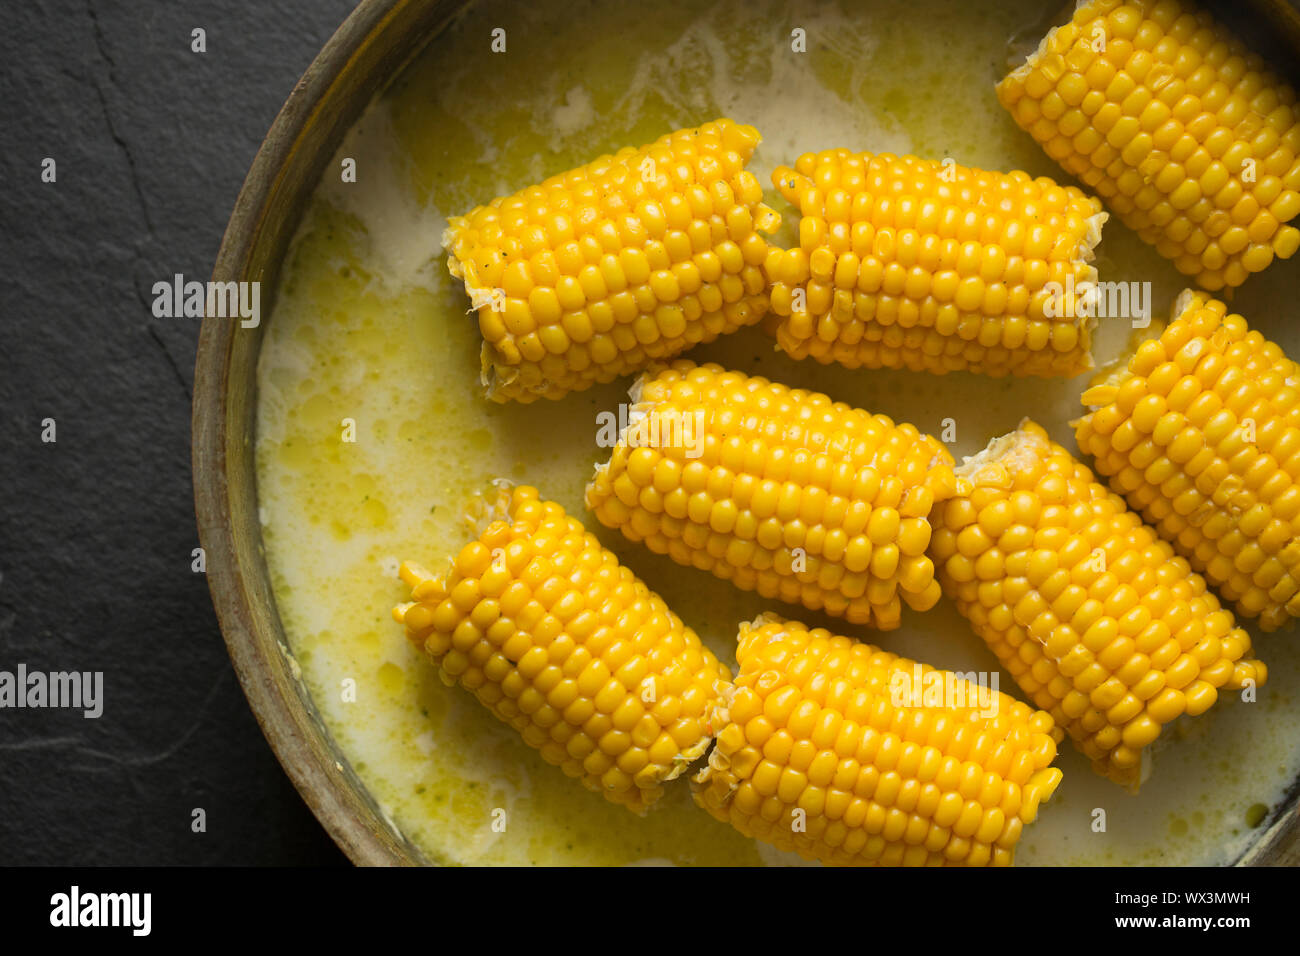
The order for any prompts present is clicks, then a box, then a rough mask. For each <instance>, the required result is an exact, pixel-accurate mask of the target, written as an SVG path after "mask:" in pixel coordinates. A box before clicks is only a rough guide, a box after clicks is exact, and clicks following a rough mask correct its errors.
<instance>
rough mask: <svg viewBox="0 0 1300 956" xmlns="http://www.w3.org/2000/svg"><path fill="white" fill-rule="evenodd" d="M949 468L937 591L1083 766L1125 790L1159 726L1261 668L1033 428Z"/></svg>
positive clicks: (1213, 611)
mask: <svg viewBox="0 0 1300 956" xmlns="http://www.w3.org/2000/svg"><path fill="white" fill-rule="evenodd" d="M957 474H958V484H959V487H960V490H959V492H958V494H957V495H956V496H954V497H953V498H951V499H949V500H948V501H946V502H944V503H943V504H941V505H939V506H937V507H936V508H935V515H934V522H935V532H934V542H933V545H932V547H931V553H932V554H933V555H934V560H935V565H936V567H937V568H938V573H939V579H940V581H942V582H943V587H944V590H945V592H946V593H948V594H950V595H951V596H952V597H954V598H955V599H956V601H957V605H958V608H959V609H960V610H961V612H962V614H964V615H965V616H966V617H967V618H968V619H969V620H970V622H971V624H972V625H973V627H974V629H975V631H976V633H978V634H979V636H980V637H982V638H983V639H984V641H985V642H986V643H987V644H988V645H989V647H990V648H991V649H992V650H993V651H994V653H996V654H997V656H998V659H999V660H1000V661H1001V662H1002V666H1003V667H1005V668H1006V669H1007V671H1008V672H1010V674H1011V675H1012V677H1014V678H1015V680H1016V682H1017V683H1018V684H1019V685H1020V688H1021V690H1023V691H1024V692H1025V693H1026V694H1027V695H1028V696H1029V698H1030V699H1031V700H1032V701H1034V703H1035V704H1037V705H1038V706H1039V707H1041V708H1043V709H1044V710H1047V711H1049V712H1050V713H1051V715H1052V716H1053V717H1054V718H1055V719H1056V722H1057V723H1058V724H1060V725H1061V726H1063V727H1064V728H1065V730H1066V733H1068V734H1069V735H1070V736H1071V737H1072V738H1073V739H1074V741H1075V743H1076V744H1077V745H1078V747H1079V749H1080V750H1082V751H1083V753H1084V754H1085V755H1086V756H1087V757H1088V758H1089V759H1090V760H1091V761H1092V766H1093V769H1095V770H1096V771H1097V772H1098V773H1101V774H1104V775H1105V776H1107V777H1109V778H1110V779H1112V780H1114V781H1115V782H1117V783H1120V784H1122V785H1124V786H1127V787H1129V788H1131V789H1136V788H1137V786H1138V784H1139V783H1140V782H1141V781H1142V779H1144V776H1145V772H1146V771H1148V770H1149V765H1148V766H1146V767H1145V768H1144V763H1145V762H1146V761H1145V760H1144V758H1145V757H1146V756H1147V755H1148V754H1149V751H1148V750H1147V748H1148V747H1149V746H1150V745H1151V744H1153V743H1154V742H1155V741H1156V738H1157V737H1158V736H1159V735H1160V733H1161V730H1162V729H1163V727H1164V725H1165V724H1168V723H1169V722H1170V721H1172V720H1174V719H1175V718H1176V717H1178V716H1180V715H1182V714H1190V715H1197V714H1201V713H1204V712H1205V711H1206V710H1208V709H1209V708H1210V707H1211V706H1212V705H1213V704H1214V702H1215V700H1216V699H1217V698H1218V692H1219V688H1227V689H1229V690H1236V689H1239V688H1242V687H1243V686H1245V684H1246V682H1247V681H1248V680H1249V681H1254V682H1255V684H1257V685H1258V684H1262V683H1263V682H1264V681H1265V679H1266V678H1267V670H1266V669H1265V667H1264V665H1263V664H1262V663H1261V662H1259V661H1257V660H1253V659H1251V658H1250V656H1249V655H1250V650H1251V647H1250V637H1249V636H1248V635H1247V634H1246V632H1245V631H1243V630H1241V628H1239V627H1237V626H1236V625H1235V623H1234V621H1233V617H1232V612H1231V611H1229V610H1227V609H1226V608H1221V607H1220V606H1219V602H1218V600H1217V599H1216V598H1215V597H1214V595H1213V594H1212V593H1210V592H1209V591H1208V590H1206V584H1205V580H1204V578H1202V577H1201V576H1200V575H1199V574H1196V573H1195V572H1194V571H1192V570H1191V568H1190V567H1188V565H1187V562H1186V561H1184V560H1183V559H1182V558H1180V557H1177V556H1175V554H1174V552H1173V549H1172V548H1171V547H1170V546H1169V545H1168V544H1166V543H1165V542H1164V541H1162V540H1160V538H1158V537H1157V536H1156V534H1155V532H1154V531H1152V530H1151V529H1150V528H1149V527H1147V526H1146V525H1144V524H1143V523H1142V521H1141V519H1140V518H1139V516H1138V515H1137V513H1135V512H1131V511H1129V510H1128V509H1127V508H1126V507H1125V506H1124V500H1123V499H1122V498H1120V497H1119V496H1117V495H1114V494H1112V493H1111V492H1110V491H1108V490H1107V489H1106V487H1105V486H1104V485H1102V484H1100V483H1099V482H1097V481H1095V480H1093V477H1092V474H1091V473H1090V472H1089V471H1088V469H1087V468H1085V467H1084V466H1083V465H1082V464H1080V463H1079V462H1078V461H1076V460H1075V459H1074V458H1073V457H1072V456H1071V455H1070V453H1069V452H1067V451H1066V450H1065V449H1064V448H1062V447H1061V446H1060V445H1058V444H1056V443H1055V442H1053V441H1051V440H1050V439H1049V438H1048V437H1047V433H1046V432H1045V431H1044V430H1043V429H1042V428H1041V427H1040V426H1038V425H1036V424H1034V423H1033V422H1030V421H1029V420H1028V419H1026V420H1025V421H1024V422H1022V423H1021V425H1020V428H1019V429H1018V430H1016V431H1015V432H1012V433H1010V434H1008V435H1004V436H1002V437H1001V438H996V439H994V440H993V441H992V442H991V443H990V444H989V447H988V448H987V449H985V450H984V451H983V452H981V453H980V454H979V455H976V456H974V457H973V458H970V459H967V460H966V462H965V464H963V465H962V466H960V467H959V468H958V469H957Z"/></svg>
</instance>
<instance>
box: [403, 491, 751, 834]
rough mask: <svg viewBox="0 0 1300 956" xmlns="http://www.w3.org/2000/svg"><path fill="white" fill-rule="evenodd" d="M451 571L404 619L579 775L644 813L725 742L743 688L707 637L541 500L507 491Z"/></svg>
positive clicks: (410, 572) (412, 568) (448, 674)
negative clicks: (717, 738) (728, 695)
mask: <svg viewBox="0 0 1300 956" xmlns="http://www.w3.org/2000/svg"><path fill="white" fill-rule="evenodd" d="M486 518H487V520H488V522H489V523H488V524H487V526H486V527H485V528H484V529H483V531H482V533H481V534H480V535H479V537H478V540H476V541H473V542H471V543H470V544H468V545H466V546H465V547H464V548H463V549H462V550H461V552H460V554H459V555H458V556H457V557H456V559H455V561H454V562H452V564H451V567H450V568H449V569H448V571H447V572H446V573H445V574H441V575H433V574H430V573H429V572H427V571H425V570H424V569H422V568H420V567H419V566H418V565H413V564H409V563H408V564H404V565H402V571H401V574H402V578H403V580H404V581H406V582H407V583H408V584H409V585H411V603H407V604H402V605H399V606H398V607H397V608H394V611H393V616H394V617H395V618H396V619H397V620H398V621H399V622H400V623H402V624H404V625H405V626H406V635H407V637H408V638H409V639H410V640H411V641H412V642H413V643H414V644H416V645H417V646H418V647H420V648H421V649H423V650H424V651H425V652H426V653H427V654H428V655H429V656H430V657H431V658H432V659H433V661H434V662H435V663H436V664H437V665H438V674H439V676H440V677H441V678H442V680H443V682H444V683H446V684H448V685H452V684H459V685H460V686H462V687H464V688H466V689H467V690H470V691H472V692H473V693H474V696H476V697H477V698H478V699H479V701H481V702H482V703H483V704H484V705H485V706H486V707H487V708H488V709H489V710H491V711H492V713H493V714H495V715H496V716H497V717H498V718H500V719H501V720H503V721H505V722H506V723H508V724H510V725H511V726H512V727H514V728H515V729H516V730H518V731H519V732H520V733H521V734H522V735H523V738H524V741H525V742H526V743H528V744H529V745H530V746H532V747H535V748H536V749H538V750H539V751H541V755H542V757H543V758H544V759H545V760H546V761H547V762H548V763H552V764H556V765H558V766H559V767H560V768H561V769H562V770H563V771H564V772H565V773H566V774H568V775H569V776H571V777H579V778H581V780H582V782H583V783H584V784H586V786H587V787H588V788H590V789H592V790H596V791H599V792H600V793H603V794H604V795H605V797H606V798H608V799H609V800H611V801H613V802H615V803H620V804H624V805H625V806H627V807H628V808H629V809H632V810H634V811H636V812H644V811H645V809H646V808H647V807H648V806H649V805H650V804H652V803H654V802H655V801H656V800H657V799H658V798H659V797H660V796H661V795H662V793H663V787H662V784H663V782H664V781H666V780H672V779H673V778H675V777H677V776H679V775H680V774H681V773H682V772H683V771H684V770H685V769H686V768H687V766H688V765H689V764H690V763H691V762H692V761H693V760H695V759H697V758H698V757H699V756H700V755H702V754H703V753H704V751H705V750H706V749H707V748H708V746H709V743H710V742H711V741H712V739H713V730H712V721H713V719H714V709H715V707H716V706H717V705H718V703H719V701H720V699H721V698H720V693H721V691H722V690H723V688H724V687H725V686H726V681H728V680H729V679H730V677H731V674H730V672H729V671H728V670H727V668H726V667H725V666H724V665H722V664H720V663H719V662H718V659H717V658H716V657H715V656H714V655H713V652H712V651H710V650H709V649H708V648H707V647H705V646H704V645H703V644H702V643H701V642H700V639H699V638H698V637H697V636H696V634H695V632H694V631H692V630H691V629H690V628H689V627H686V626H685V625H683V624H682V622H681V620H680V619H679V618H678V617H677V615H675V614H673V613H672V612H671V611H670V610H668V608H667V607H666V606H665V605H664V602H663V600H662V599H661V598H660V597H659V596H658V595H656V594H655V593H654V592H653V591H651V590H650V589H649V588H647V587H646V586H645V585H644V584H643V583H642V582H641V581H640V580H638V579H637V578H636V576H635V575H633V574H632V572H631V571H629V570H628V569H627V568H625V567H622V566H621V565H620V564H619V563H618V559H617V558H616V557H615V556H614V554H613V553H612V552H611V551H609V550H607V549H605V548H603V547H602V546H601V544H600V542H599V541H597V539H596V537H595V536H594V535H592V534H590V533H588V532H587V531H586V530H585V529H584V528H583V526H582V524H581V523H580V522H578V521H577V520H576V519H574V518H571V517H569V516H568V515H566V514H565V512H564V509H563V508H562V507H561V506H560V505H558V504H555V503H554V502H548V501H542V500H540V499H539V497H538V493H537V490H536V489H535V488H530V487H519V488H515V489H514V490H513V492H511V491H505V490H503V491H500V492H499V498H498V500H497V501H496V502H494V503H493V504H492V505H491V507H490V511H489V513H488V514H487V516H486Z"/></svg>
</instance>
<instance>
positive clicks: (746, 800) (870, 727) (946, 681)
mask: <svg viewBox="0 0 1300 956" xmlns="http://www.w3.org/2000/svg"><path fill="white" fill-rule="evenodd" d="M736 660H737V662H738V664H739V666H740V673H739V675H738V676H737V678H736V681H735V684H734V687H728V689H727V691H726V697H727V700H726V702H725V704H724V706H723V708H722V709H720V710H719V712H718V720H719V726H720V731H719V734H718V743H717V746H716V747H715V748H714V749H713V752H712V753H711V754H710V755H709V761H708V765H707V766H706V767H705V768H704V769H702V770H701V771H700V772H699V773H698V774H696V775H695V776H694V777H692V779H691V782H692V788H693V790H694V793H695V801H696V803H698V804H699V805H700V806H701V807H703V808H704V809H705V810H707V811H708V812H709V813H710V814H712V815H713V816H714V817H716V818H718V819H719V820H722V821H724V822H727V823H731V824H732V825H733V826H734V827H736V829H738V830H739V831H740V832H741V833H743V834H745V835H746V836H749V837H754V838H757V839H760V840H764V841H766V842H768V843H771V844H773V845H775V846H777V847H779V848H781V849H783V850H788V851H794V852H796V853H799V854H800V855H801V856H803V857H805V858H806V859H818V860H821V861H823V862H825V863H830V864H837V865H849V866H853V865H857V866H870V865H905V866H935V865H938V866H943V865H949V866H954V865H955V866H963V865H964V866H987V865H999V864H1001V865H1006V864H1010V863H1011V862H1012V858H1013V855H1014V852H1015V847H1016V842H1017V841H1018V840H1019V838H1020V834H1021V831H1022V830H1023V828H1024V826H1025V825H1027V824H1029V823H1032V822H1033V821H1034V818H1035V816H1036V815H1037V812H1038V806H1039V804H1040V803H1042V802H1043V801H1044V800H1047V799H1048V798H1049V797H1051V795H1052V793H1053V792H1054V791H1055V789H1056V787H1057V785H1058V784H1059V783H1060V780H1061V771H1060V770H1057V769H1056V768H1055V767H1053V766H1051V764H1052V761H1053V760H1055V758H1056V744H1057V741H1059V740H1060V739H1061V737H1062V734H1061V731H1060V729H1059V728H1057V727H1056V725H1055V724H1054V722H1053V720H1052V718H1051V715H1049V714H1047V713H1045V712H1043V711H1041V710H1034V709H1033V708H1031V707H1028V706H1026V705H1025V704H1022V703H1020V702H1019V701H1016V700H1014V699H1013V698H1011V697H1008V696H1007V695H1005V694H1002V693H999V692H998V691H997V690H992V691H990V690H989V689H988V688H987V687H979V686H978V685H976V684H973V683H971V682H969V680H967V679H963V678H961V677H959V676H958V675H955V674H951V673H949V672H946V671H940V670H935V669H934V668H932V667H929V666H928V665H925V664H920V663H917V662H915V661H910V660H907V659H905V658H901V657H898V656H897V655H895V654H890V653H887V652H886V651H882V650H880V649H879V648H877V647H872V646H871V645H869V644H862V643H859V642H857V641H854V640H851V639H849V638H847V637H837V636H835V635H832V634H831V633H830V632H828V631H826V630H824V629H820V628H818V629H816V630H809V629H808V628H807V627H806V626H805V625H803V624H800V623H799V622H798V621H786V620H782V619H781V618H779V617H777V616H776V615H773V614H765V615H762V616H760V617H759V618H758V620H756V621H754V622H753V623H752V624H749V625H741V628H740V641H739V646H738V647H737V649H736ZM759 714H763V715H765V716H766V718H767V720H768V726H770V727H771V728H772V730H773V734H772V736H771V738H769V745H768V746H764V744H763V743H762V742H761V741H756V740H755V739H754V738H753V737H752V736H751V735H750V733H749V731H748V727H749V725H750V724H751V723H752V722H753V720H754V719H755V715H759ZM778 736H779V737H780V738H781V739H782V740H783V741H785V742H786V743H785V746H784V747H782V748H772V747H771V746H770V740H771V739H776V738H777V737H778ZM796 755H800V756H799V757H796Z"/></svg>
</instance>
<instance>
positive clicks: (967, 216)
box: [766, 149, 1106, 376]
mask: <svg viewBox="0 0 1300 956" xmlns="http://www.w3.org/2000/svg"><path fill="white" fill-rule="evenodd" d="M772 181H773V183H775V184H776V186H777V187H778V188H779V189H780V191H781V194H782V195H784V196H785V198H786V199H787V200H789V201H790V202H791V203H793V204H794V205H796V206H797V207H798V209H799V213H800V215H801V217H802V218H801V219H800V222H799V247H798V248H796V249H789V250H779V249H772V250H770V251H769V252H768V258H767V264H766V269H767V273H768V278H769V280H770V281H771V283H772V293H771V296H772V312H773V317H772V320H770V321H771V323H772V324H774V325H775V326H776V338H777V343H778V344H779V345H780V346H781V348H782V349H784V350H785V351H786V352H788V353H789V354H790V355H792V356H793V357H795V358H805V357H808V356H811V357H812V358H814V359H816V360H817V361H819V362H823V363H830V362H839V363H840V364H842V365H847V366H848V367H850V368H857V367H859V366H863V367H866V368H909V369H913V370H917V371H928V372H935V373H939V374H943V373H945V372H950V371H955V370H960V369H964V370H967V371H971V372H982V373H984V374H986V375H997V376H1001V375H1007V374H1014V375H1037V376H1070V375H1075V374H1077V373H1078V372H1080V371H1083V370H1084V369H1087V368H1091V367H1092V358H1091V356H1090V354H1089V351H1088V350H1089V334H1090V326H1091V325H1092V324H1093V322H1094V321H1095V320H1094V319H1093V318H1092V317H1091V316H1087V315H1085V314H1084V313H1086V312H1087V309H1086V308H1077V307H1076V305H1077V298H1076V296H1077V294H1079V293H1082V292H1083V291H1084V288H1086V286H1087V284H1090V283H1093V282H1095V281H1096V278H1097V270H1096V269H1094V268H1093V266H1092V265H1091V264H1090V263H1091V260H1092V258H1093V254H1092V248H1093V246H1094V245H1095V244H1096V243H1097V241H1098V240H1099V239H1100V237H1101V226H1102V223H1103V222H1105V219H1106V214H1105V213H1104V212H1102V211H1101V203H1100V201H1098V200H1097V199H1094V198H1092V197H1089V196H1086V195H1084V194H1083V193H1082V192H1080V191H1079V190H1078V189H1077V188H1075V187H1074V186H1058V185H1057V184H1056V183H1054V182H1052V181H1051V180H1050V179H1046V178H1038V179H1031V178H1030V177H1029V176H1028V175H1027V174H1026V173H1023V172H1013V173H998V172H986V171H984V170H980V169H972V168H968V167H966V166H958V165H956V164H955V163H952V162H951V161H944V162H935V161H932V160H927V159H918V158H917V157H915V156H903V157H897V156H893V155H891V154H888V153H882V154H879V155H872V154H871V153H851V152H849V151H848V150H846V149H835V150H828V151H826V152H821V153H806V154H804V155H803V156H800V157H799V159H798V161H797V162H796V163H795V166H794V168H793V169H790V168H789V167H785V166H782V167H780V168H778V169H777V170H776V171H775V172H774V173H773V174H772ZM800 298H802V300H803V301H802V302H800V301H799V299H800Z"/></svg>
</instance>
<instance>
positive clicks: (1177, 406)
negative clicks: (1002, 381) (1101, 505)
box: [1074, 290, 1300, 631]
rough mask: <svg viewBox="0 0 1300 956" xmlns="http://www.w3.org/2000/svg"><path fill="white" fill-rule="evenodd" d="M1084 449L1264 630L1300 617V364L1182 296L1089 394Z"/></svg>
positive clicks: (1216, 307) (1080, 434)
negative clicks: (1153, 334) (1161, 324)
mask: <svg viewBox="0 0 1300 956" xmlns="http://www.w3.org/2000/svg"><path fill="white" fill-rule="evenodd" d="M1083 402H1084V404H1085V405H1088V406H1091V411H1090V412H1089V413H1088V414H1087V415H1085V416H1083V417H1082V418H1080V419H1079V420H1078V421H1076V422H1074V426H1075V436H1076V438H1077V440H1078V442H1079V448H1080V449H1082V450H1083V451H1084V452H1085V453H1087V454H1089V455H1092V456H1093V457H1094V458H1095V459H1096V464H1097V471H1098V472H1099V473H1100V474H1102V475H1105V476H1106V477H1107V478H1109V480H1110V486H1111V488H1112V489H1114V490H1115V491H1116V492H1118V493H1119V494H1121V495H1124V497H1125V498H1126V499H1127V500H1128V504H1129V507H1131V508H1133V509H1134V510H1135V511H1140V512H1141V513H1142V516H1143V517H1144V518H1145V519H1146V520H1147V521H1148V522H1150V523H1151V524H1153V525H1154V526H1155V527H1156V528H1157V529H1159V531H1160V533H1161V535H1162V536H1163V537H1164V538H1165V539H1166V540H1167V541H1170V542H1172V543H1173V545H1174V547H1175V549H1176V550H1177V551H1178V553H1179V554H1181V555H1182V556H1183V557H1185V558H1186V559H1187V560H1188V562H1189V563H1190V564H1191V565H1192V567H1193V568H1195V569H1196V570H1197V571H1199V572H1201V573H1202V574H1204V575H1205V577H1206V578H1207V579H1208V580H1209V582H1210V583H1211V584H1213V585H1214V586H1215V587H1217V588H1218V589H1219V592H1220V594H1222V596H1223V597H1224V598H1225V599H1227V600H1229V601H1232V602H1235V604H1236V608H1237V613H1238V614H1240V615H1241V616H1242V617H1258V618H1259V623H1260V627H1261V628H1262V629H1263V630H1265V631H1272V630H1276V629H1277V628H1278V627H1280V626H1281V625H1283V624H1285V623H1287V622H1288V621H1290V620H1291V619H1292V618H1293V617H1296V616H1300V367H1298V366H1297V365H1296V363H1295V362H1293V361H1291V359H1289V358H1287V357H1286V355H1285V354H1283V352H1282V349H1281V348H1280V347H1279V346H1277V345H1276V344H1274V343H1273V342H1270V341H1268V340H1267V339H1265V338H1264V337H1263V336H1262V335H1260V334H1259V333H1258V332H1252V331H1251V330H1250V329H1249V328H1248V327H1247V325H1246V320H1245V319H1243V318H1242V317H1241V316H1240V315H1233V314H1228V310H1227V307H1226V306H1225V305H1224V304H1223V303H1222V302H1219V301H1217V300H1215V299H1212V298H1210V297H1209V296H1207V295H1206V294H1204V293H1198V292H1192V291H1191V290H1187V291H1185V292H1184V293H1183V294H1182V295H1181V296H1180V297H1179V299H1178V301H1177V302H1176V303H1175V305H1174V317H1173V321H1172V322H1170V323H1169V325H1168V326H1166V327H1165V329H1164V330H1163V331H1162V332H1161V333H1160V335H1159V337H1157V338H1153V339H1149V340H1148V341H1146V342H1144V343H1143V344H1142V345H1141V346H1140V347H1139V348H1138V349H1137V350H1136V352H1134V354H1133V355H1132V357H1131V358H1130V359H1129V360H1128V363H1127V365H1126V366H1124V367H1123V368H1121V369H1120V370H1119V371H1118V372H1117V373H1115V374H1112V375H1110V376H1108V377H1107V378H1106V379H1104V380H1103V382H1102V383H1101V384H1099V385H1096V386H1094V387H1093V388H1091V389H1089V390H1088V391H1086V392H1084V393H1083Z"/></svg>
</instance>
